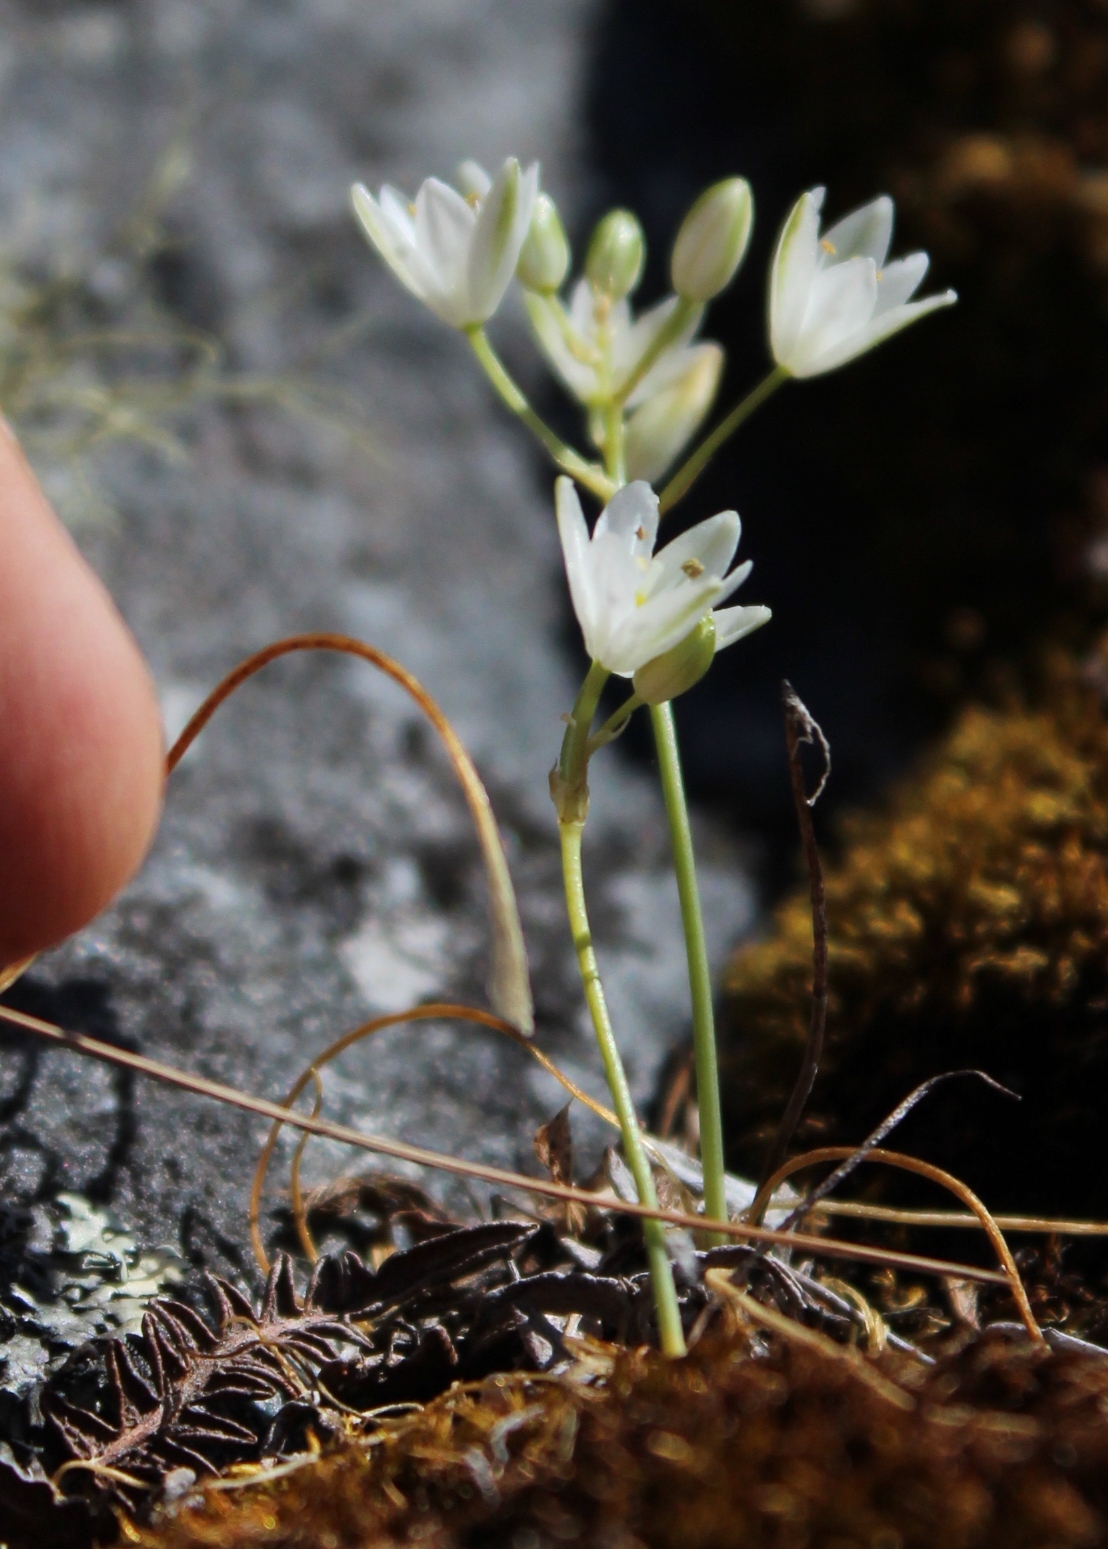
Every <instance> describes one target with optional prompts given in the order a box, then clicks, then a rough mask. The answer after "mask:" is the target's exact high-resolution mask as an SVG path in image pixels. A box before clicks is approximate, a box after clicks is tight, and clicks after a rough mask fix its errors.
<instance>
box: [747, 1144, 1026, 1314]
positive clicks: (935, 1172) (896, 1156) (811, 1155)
mask: <svg viewBox="0 0 1108 1549" xmlns="http://www.w3.org/2000/svg"><path fill="white" fill-rule="evenodd" d="M856 1150H857V1148H856V1147H852V1146H821V1147H820V1148H819V1149H818V1150H815V1151H807V1152H805V1154H804V1155H803V1156H794V1157H793V1158H792V1160H791V1161H788V1162H785V1163H784V1164H783V1165H782V1166H781V1167H779V1168H778V1169H777V1171H776V1173H775V1174H774V1175H773V1177H772V1178H771V1179H770V1180H769V1181H768V1183H766V1184H765V1185H764V1186H763V1188H762V1190H761V1194H763V1195H765V1198H766V1199H767V1200H768V1199H769V1198H770V1197H771V1195H772V1194H773V1192H774V1190H775V1189H776V1188H777V1187H778V1186H779V1185H780V1184H782V1183H783V1182H784V1181H785V1179H786V1178H789V1177H791V1176H792V1174H793V1173H796V1172H800V1171H801V1170H802V1169H803V1168H805V1167H814V1166H815V1165H816V1164H817V1163H819V1162H837V1161H839V1160H841V1159H842V1158H843V1157H853V1156H854V1155H855V1154H856ZM861 1160H862V1161H865V1162H884V1163H885V1164H886V1166H888V1167H899V1168H900V1169H901V1170H902V1171H904V1172H910V1173H916V1174H918V1176H919V1177H921V1178H929V1179H930V1180H931V1182H932V1183H937V1184H938V1185H939V1187H940V1188H943V1189H948V1190H949V1191H950V1193H951V1194H954V1195H955V1196H956V1197H957V1198H958V1199H960V1200H961V1201H962V1203H963V1205H968V1206H969V1208H970V1210H972V1211H973V1213H974V1215H975V1216H976V1217H977V1220H978V1222H979V1223H980V1225H981V1227H982V1229H983V1231H984V1232H985V1235H986V1236H987V1237H988V1239H989V1241H990V1243H991V1244H992V1246H993V1250H994V1252H995V1253H996V1256H997V1258H998V1259H999V1260H1000V1263H1001V1264H1002V1265H1003V1268H1004V1273H1005V1275H1006V1277H1007V1280H1008V1285H1009V1288H1010V1290H1011V1292H1012V1298H1013V1300H1014V1301H1015V1303H1016V1306H1017V1307H1018V1308H1019V1313H1020V1317H1021V1318H1022V1319H1023V1322H1024V1326H1025V1327H1026V1329H1027V1332H1028V1333H1029V1334H1030V1335H1031V1338H1032V1339H1033V1340H1035V1341H1036V1343H1038V1344H1045V1340H1044V1339H1043V1331H1042V1329H1041V1328H1040V1327H1039V1325H1038V1323H1037V1322H1036V1321H1035V1314H1034V1313H1033V1312H1032V1311H1031V1303H1030V1302H1029V1301H1028V1299H1027V1292H1026V1291H1025V1290H1024V1288H1023V1281H1022V1280H1021V1279H1020V1273H1019V1270H1018V1269H1017V1268H1016V1261H1015V1259H1014V1258H1013V1257H1012V1250H1011V1248H1009V1246H1008V1244H1007V1243H1006V1242H1005V1240H1004V1234H1003V1232H1002V1231H1001V1230H1000V1228H999V1226H997V1224H996V1221H995V1220H994V1219H993V1217H992V1215H991V1214H990V1212H989V1209H988V1207H987V1206H986V1205H985V1204H983V1203H982V1201H981V1200H979V1199H978V1197H977V1195H976V1194H975V1193H974V1192H973V1190H972V1189H971V1188H970V1187H969V1185H968V1184H966V1183H963V1182H962V1180H961V1179H960V1178H955V1177H954V1176H953V1174H951V1173H948V1172H944V1171H943V1170H942V1168H941V1167H935V1166H933V1165H932V1164H931V1163H930V1162H924V1161H921V1160H920V1159H919V1157H915V1156H906V1155H905V1154H904V1153H903V1152H901V1151H882V1150H880V1149H878V1148H877V1147H874V1148H872V1149H871V1150H869V1151H867V1152H866V1154H865V1156H863V1157H862V1158H861ZM759 1197H761V1196H759ZM764 1203H765V1202H764V1201H763V1208H764ZM757 1204H758V1201H757V1200H756V1201H755V1203H754V1206H752V1207H751V1211H752V1213H753V1210H754V1208H755V1207H756V1206H757ZM806 1213H807V1204H806V1203H805V1204H803V1205H801V1206H800V1207H798V1209H797V1210H795V1211H794V1212H793V1214H792V1215H791V1216H790V1217H789V1221H792V1220H794V1219H795V1218H796V1217H797V1216H799V1215H804V1214H806ZM787 1224H788V1223H786V1225H787Z"/></svg>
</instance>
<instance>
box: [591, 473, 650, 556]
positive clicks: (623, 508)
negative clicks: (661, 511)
mask: <svg viewBox="0 0 1108 1549" xmlns="http://www.w3.org/2000/svg"><path fill="white" fill-rule="evenodd" d="M609 532H610V533H614V534H615V535H616V536H617V537H619V538H620V539H621V540H622V542H623V544H624V546H625V548H626V550H627V552H628V553H629V554H632V555H634V556H635V557H636V558H639V559H647V560H648V559H649V558H650V556H651V555H652V554H653V552H654V543H655V540H656V538H657V536H658V497H657V495H656V494H655V493H654V491H653V490H652V489H651V488H650V485H649V484H647V483H645V482H644V481H643V480H642V479H635V480H633V481H632V483H630V484H625V485H624V486H623V488H622V489H618V490H616V492H615V494H614V495H613V496H612V498H611V500H609V502H608V504H607V505H606V506H605V507H604V509H603V511H601V513H600V517H599V519H598V521H597V524H596V527H595V528H594V530H593V533H594V538H599V537H600V536H601V535H602V534H604V533H609Z"/></svg>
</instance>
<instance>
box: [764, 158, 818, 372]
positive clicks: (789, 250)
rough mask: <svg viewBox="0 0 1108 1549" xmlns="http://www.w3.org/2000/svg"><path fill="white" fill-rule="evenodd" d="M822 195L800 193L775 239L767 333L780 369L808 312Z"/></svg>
mask: <svg viewBox="0 0 1108 1549" xmlns="http://www.w3.org/2000/svg"><path fill="white" fill-rule="evenodd" d="M823 195H824V190H823V189H822V188H812V189H809V191H808V192H807V193H806V194H801V196H800V198H799V199H798V200H797V201H796V203H795V204H794V205H793V208H792V211H791V213H790V215H789V218H788V220H787V221H786V222H785V225H784V227H783V228H782V231H781V235H780V237H779V238H778V240H777V251H776V253H775V254H774V258H773V269H772V271H771V273H770V285H769V333H770V346H771V348H772V350H773V358H774V359H775V360H776V361H777V363H778V365H781V366H788V365H789V361H790V360H791V358H792V355H793V352H794V350H795V348H796V342H797V339H798V338H799V337H800V330H801V328H802V327H803V325H804V314H805V313H806V312H807V310H808V300H809V297H810V295H811V289H812V281H813V280H814V279H815V276H816V270H817V267H818V263H817V255H818V253H819V246H818V243H819V212H820V209H821V207H822V205H823ZM790 369H791V368H790Z"/></svg>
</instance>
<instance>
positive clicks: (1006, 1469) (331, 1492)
mask: <svg viewBox="0 0 1108 1549" xmlns="http://www.w3.org/2000/svg"><path fill="white" fill-rule="evenodd" d="M771 1346H772V1348H771V1350H770V1352H769V1353H768V1355H767V1356H765V1357H762V1358H757V1359H752V1358H751V1356H750V1354H749V1347H748V1345H747V1342H746V1340H745V1338H743V1337H742V1335H741V1334H740V1335H738V1336H736V1335H734V1334H731V1335H728V1334H721V1333H717V1334H716V1335H714V1336H710V1337H708V1338H706V1339H705V1340H704V1341H702V1343H701V1344H700V1345H699V1346H698V1347H697V1348H696V1349H695V1350H694V1351H693V1352H692V1354H691V1355H690V1356H689V1357H688V1359H686V1360H683V1361H676V1362H673V1361H666V1360H664V1359H663V1358H662V1357H660V1356H659V1355H657V1354H656V1353H655V1352H651V1351H645V1350H639V1351H626V1352H623V1353H622V1354H619V1355H618V1356H616V1357H615V1359H614V1362H611V1361H610V1358H609V1363H608V1364H609V1375H608V1376H607V1378H606V1380H602V1381H600V1382H599V1383H597V1384H596V1385H592V1386H585V1385H583V1384H581V1383H551V1382H546V1383H543V1384H541V1385H540V1384H538V1383H535V1382H534V1381H528V1380H526V1379H522V1378H518V1377H503V1378H490V1379H489V1380H488V1381H486V1382H484V1383H483V1384H481V1386H480V1387H479V1388H477V1389H475V1390H473V1391H469V1392H466V1391H463V1390H461V1389H456V1390H454V1391H452V1392H451V1393H449V1394H447V1395H445V1396H444V1397H443V1398H441V1399H439V1400H436V1401H435V1403H433V1404H431V1405H429V1406H428V1407H427V1408H426V1409H425V1410H424V1411H422V1412H421V1413H420V1414H418V1415H416V1416H413V1417H411V1418H410V1419H408V1420H407V1421H405V1422H401V1423H399V1424H395V1423H394V1424H393V1425H391V1426H387V1427H386V1428H385V1430H384V1432H379V1433H378V1434H377V1435H376V1437H375V1438H373V1439H371V1441H370V1443H369V1444H368V1445H367V1443H366V1441H359V1440H355V1439H351V1440H349V1441H347V1442H346V1443H345V1444H343V1445H340V1446H338V1447H336V1448H334V1449H333V1450H331V1451H329V1452H328V1453H327V1454H326V1455H324V1456H323V1457H322V1458H320V1459H319V1460H317V1461H315V1462H314V1463H313V1462H309V1463H307V1464H306V1466H304V1467H302V1468H300V1469H299V1470H298V1471H297V1472H296V1473H293V1474H291V1475H289V1476H288V1477H286V1478H285V1479H283V1480H279V1481H276V1482H274V1483H272V1484H266V1485H259V1486H254V1487H250V1488H241V1489H232V1490H227V1489H226V1488H225V1487H223V1488H221V1487H220V1486H219V1485H217V1486H216V1487H215V1488H212V1489H209V1490H207V1491H206V1492H204V1493H203V1494H202V1495H201V1497H200V1498H199V1499H198V1500H194V1501H192V1502H187V1503H183V1504H182V1505H181V1506H179V1507H178V1508H177V1509H176V1510H175V1511H174V1512H173V1513H172V1514H171V1515H169V1516H167V1517H165V1518H163V1520H162V1521H161V1522H160V1523H158V1524H157V1525H156V1526H155V1527H154V1528H153V1530H150V1529H140V1528H134V1527H130V1525H128V1528H127V1529H126V1530H125V1532H126V1538H127V1540H129V1541H130V1542H132V1543H135V1544H138V1545H141V1546H142V1549H202V1546H204V1549H206V1546H211V1549H255V1546H262V1545H265V1546H266V1549H392V1546H399V1545H412V1544H417V1543H418V1544H420V1545H425V1546H433V1549H463V1546H469V1549H554V1546H556V1545H558V1544H563V1543H574V1544H579V1545H581V1546H582V1549H643V1546H649V1549H740V1546H741V1549H771V1546H772V1549H787V1546H796V1549H800V1546H807V1549H833V1546H834V1549H848V1546H850V1549H893V1546H894V1545H897V1546H901V1549H934V1545H936V1544H940V1543H941V1544H943V1545H944V1546H946V1549H990V1546H994V1545H1004V1546H1005V1549H1024V1546H1027V1549H1030V1546H1032V1545H1035V1546H1040V1545H1045V1544H1053V1545H1058V1546H1060V1549H1061V1546H1066V1545H1091V1544H1093V1543H1096V1542H1100V1533H1101V1531H1102V1523H1103V1521H1104V1513H1105V1509H1106V1508H1108V1490H1106V1486H1105V1480H1106V1479H1108V1425H1106V1424H1105V1420H1104V1415H1103V1409H1102V1407H1101V1406H1103V1405H1104V1404H1105V1402H1106V1400H1108V1366H1106V1364H1105V1363H1104V1362H1103V1361H1099V1360H1097V1359H1096V1358H1095V1357H1094V1358H1092V1359H1089V1358H1087V1357H1079V1356H1065V1357H1057V1356H1050V1355H1048V1354H1045V1353H1044V1352H1041V1351H1037V1350H1035V1349H1034V1348H1032V1347H1031V1346H1030V1345H1029V1344H1027V1343H1023V1344H1015V1345H1011V1344H1007V1343H1006V1342H1005V1341H1003V1340H997V1339H993V1340H985V1341H982V1342H981V1343H980V1344H978V1345H976V1346H971V1347H970V1348H969V1349H966V1350H963V1351H962V1352H961V1353H960V1354H959V1355H955V1356H952V1357H950V1358H948V1359H946V1360H944V1361H943V1362H941V1363H940V1364H939V1365H938V1366H937V1367H932V1368H921V1367H918V1366H915V1365H914V1363H911V1362H909V1363H907V1364H905V1363H904V1362H899V1363H898V1360H897V1358H895V1357H892V1356H889V1355H886V1356H883V1357H882V1358H881V1366H882V1370H883V1373H884V1375H885V1376H887V1377H890V1376H891V1377H892V1379H893V1380H894V1381H896V1382H899V1383H902V1384H904V1386H905V1389H910V1390H911V1393H912V1395H913V1397H914V1399H915V1403H914V1405H913V1404H912V1399H911V1398H909V1399H908V1401H907V1403H908V1407H904V1406H903V1404H898V1403H893V1402H890V1400H889V1398H888V1397H887V1396H886V1395H887V1392H888V1390H887V1389H886V1390H885V1392H884V1393H882V1392H879V1391H877V1390H875V1388H874V1387H873V1386H871V1385H870V1384H869V1383H868V1382H866V1381H864V1380H861V1379H860V1378H859V1376H858V1374H857V1371H856V1369H855V1368H854V1367H852V1366H851V1364H850V1363H848V1362H847V1361H844V1360H841V1359H834V1358H830V1359H829V1358H828V1357H827V1356H826V1355H822V1354H820V1353H818V1352H815V1351H812V1350H809V1349H801V1348H797V1347H795V1346H793V1345H791V1344H790V1345H789V1346H788V1347H782V1346H781V1345H780V1344H778V1343H777V1341H776V1340H774V1341H771ZM909 1367H911V1368H912V1369H911V1371H909V1369H908V1368H909ZM894 1396H895V1395H894Z"/></svg>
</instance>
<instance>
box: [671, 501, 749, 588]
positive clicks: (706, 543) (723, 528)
mask: <svg viewBox="0 0 1108 1549" xmlns="http://www.w3.org/2000/svg"><path fill="white" fill-rule="evenodd" d="M741 532H742V523H741V522H740V521H739V513H738V512H737V511H721V512H720V513H719V514H718V516H710V517H708V519H707V520H706V521H703V522H697V524H696V526H695V527H690V528H689V530H688V532H683V533H681V535H680V537H677V538H674V539H673V541H672V542H671V543H667V544H666V546H665V548H664V549H660V550H659V551H658V553H657V554H656V555H655V557H654V565H653V567H652V568H653V570H654V572H655V573H656V575H657V580H656V581H655V584H654V586H653V587H652V588H651V590H652V592H657V591H659V590H660V589H661V588H662V587H664V586H674V585H676V584H677V583H678V582H680V581H681V580H682V579H683V578H686V577H687V575H688V572H687V571H686V570H685V568H684V567H685V566H686V565H691V567H692V568H694V569H695V566H696V565H700V566H701V567H702V570H701V573H702V574H706V575H710V576H712V577H713V578H714V579H715V580H717V581H719V580H722V578H723V576H724V574H725V573H726V570H727V567H728V565H729V564H730V563H731V561H732V559H734V557H735V550H736V549H737V548H738V546H739V536H740V534H741Z"/></svg>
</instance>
